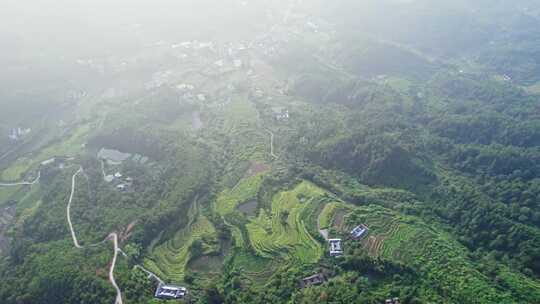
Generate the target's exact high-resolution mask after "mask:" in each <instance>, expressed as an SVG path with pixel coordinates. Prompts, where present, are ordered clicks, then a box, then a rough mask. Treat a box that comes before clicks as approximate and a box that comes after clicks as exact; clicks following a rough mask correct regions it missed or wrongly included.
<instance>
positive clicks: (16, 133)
mask: <svg viewBox="0 0 540 304" xmlns="http://www.w3.org/2000/svg"><path fill="white" fill-rule="evenodd" d="M30 132H32V129H30V128H27V129H23V128H20V127H19V128H12V129H11V131H10V132H9V134H8V137H9V139H11V140H19V139H21V138H23V137H24V136H26V135H28V134H30Z"/></svg>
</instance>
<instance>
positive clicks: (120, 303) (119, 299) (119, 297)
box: [66, 167, 123, 304]
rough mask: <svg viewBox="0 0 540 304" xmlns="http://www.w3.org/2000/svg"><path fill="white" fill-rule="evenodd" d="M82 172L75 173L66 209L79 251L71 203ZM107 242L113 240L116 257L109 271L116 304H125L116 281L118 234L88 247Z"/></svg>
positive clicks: (72, 236) (72, 234)
mask: <svg viewBox="0 0 540 304" xmlns="http://www.w3.org/2000/svg"><path fill="white" fill-rule="evenodd" d="M81 172H83V168H82V167H79V170H77V172H75V173H74V174H73V176H72V177H71V194H70V195H69V201H68V204H67V208H66V214H67V221H68V225H69V230H70V232H71V238H72V239H73V245H74V246H75V247H76V248H79V249H83V248H84V247H83V246H81V245H80V244H79V240H77V235H76V234H75V229H73V223H72V222H71V203H72V202H73V196H74V194H75V180H76V178H77V175H79V174H80V173H81ZM107 240H112V242H113V244H114V255H113V259H112V262H111V268H110V269H109V281H110V282H111V284H112V285H113V287H114V289H115V290H116V300H115V301H114V304H123V301H122V291H121V290H120V288H119V287H118V284H116V280H115V279H114V267H115V266H116V259H117V258H118V252H119V251H120V248H118V234H116V233H115V232H113V233H111V234H109V235H108V236H107V237H106V238H105V239H104V240H103V241H101V242H99V243H96V244H92V245H87V247H95V246H98V245H100V244H102V243H104V242H105V241H107Z"/></svg>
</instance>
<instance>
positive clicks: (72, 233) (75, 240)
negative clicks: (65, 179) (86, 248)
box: [66, 167, 83, 248]
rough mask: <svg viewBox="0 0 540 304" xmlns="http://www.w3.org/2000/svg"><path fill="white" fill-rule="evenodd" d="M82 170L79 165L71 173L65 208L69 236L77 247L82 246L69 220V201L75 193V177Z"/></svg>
mask: <svg viewBox="0 0 540 304" xmlns="http://www.w3.org/2000/svg"><path fill="white" fill-rule="evenodd" d="M81 172H82V167H79V170H77V172H75V174H73V176H72V177H71V194H70V195H69V201H68V204H67V208H66V214H67V221H68V225H69V231H70V232H71V238H72V239H73V245H75V247H77V248H83V247H82V246H81V245H80V244H79V241H78V240H77V235H75V230H74V229H73V223H72V222H71V202H72V201H73V195H74V194H75V178H77V175H79V174H80V173H81Z"/></svg>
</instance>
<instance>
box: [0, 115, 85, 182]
mask: <svg viewBox="0 0 540 304" xmlns="http://www.w3.org/2000/svg"><path fill="white" fill-rule="evenodd" d="M90 131H91V127H90V125H82V126H80V127H79V128H77V129H76V130H75V131H74V132H73V134H72V135H71V136H70V137H69V138H67V139H66V140H62V141H61V142H60V143H57V144H53V145H51V146H49V147H47V148H45V149H43V150H41V151H40V152H39V153H38V154H37V155H35V156H32V157H21V158H19V159H17V161H15V163H13V165H11V166H10V167H8V168H6V169H5V170H4V171H3V172H2V175H1V177H2V180H4V181H19V180H20V179H21V178H22V176H23V175H24V174H25V173H26V172H28V171H29V170H30V169H31V168H33V167H36V166H37V165H38V164H39V163H41V162H42V161H44V160H47V159H50V158H52V157H54V156H66V155H69V156H73V155H76V154H78V153H80V152H81V151H82V150H83V147H82V145H83V144H84V143H85V142H86V136H87V135H88V134H89V133H90Z"/></svg>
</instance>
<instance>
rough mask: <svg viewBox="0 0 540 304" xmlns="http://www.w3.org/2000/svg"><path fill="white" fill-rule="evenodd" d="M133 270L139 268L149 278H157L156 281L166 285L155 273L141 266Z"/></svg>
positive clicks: (136, 266)
mask: <svg viewBox="0 0 540 304" xmlns="http://www.w3.org/2000/svg"><path fill="white" fill-rule="evenodd" d="M133 268H138V269H140V270H142V271H143V272H144V273H146V274H147V275H148V278H152V277H153V278H155V279H156V280H158V281H159V282H160V283H162V284H163V283H164V282H163V280H162V279H160V278H159V277H158V276H157V275H156V274H155V273H153V272H151V271H150V270H147V269H145V268H144V267H142V266H140V265H135V266H134V267H133Z"/></svg>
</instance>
